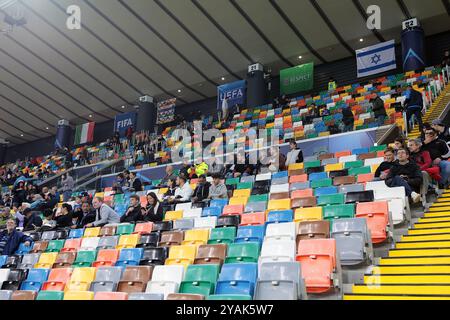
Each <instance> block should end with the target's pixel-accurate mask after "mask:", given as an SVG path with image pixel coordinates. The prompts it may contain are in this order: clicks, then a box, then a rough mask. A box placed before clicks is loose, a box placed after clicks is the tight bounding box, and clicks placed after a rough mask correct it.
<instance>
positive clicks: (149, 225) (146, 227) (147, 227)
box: [133, 222, 153, 234]
mask: <svg viewBox="0 0 450 320" xmlns="http://www.w3.org/2000/svg"><path fill="white" fill-rule="evenodd" d="M152 231H153V222H144V223H138V224H136V226H135V228H134V232H133V233H138V234H149V233H152Z"/></svg>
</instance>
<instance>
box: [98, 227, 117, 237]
mask: <svg viewBox="0 0 450 320" xmlns="http://www.w3.org/2000/svg"><path fill="white" fill-rule="evenodd" d="M116 230H117V226H108V225H106V226H104V227H103V228H102V229H101V230H100V237H109V236H114V235H115V234H116Z"/></svg>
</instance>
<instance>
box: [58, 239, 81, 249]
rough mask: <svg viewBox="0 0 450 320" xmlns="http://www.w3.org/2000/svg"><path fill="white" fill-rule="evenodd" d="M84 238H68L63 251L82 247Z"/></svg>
mask: <svg viewBox="0 0 450 320" xmlns="http://www.w3.org/2000/svg"><path fill="white" fill-rule="evenodd" d="M82 240H84V239H82V238H76V239H67V240H66V242H65V243H64V247H63V249H62V251H77V250H78V249H79V248H80V247H81V242H82Z"/></svg>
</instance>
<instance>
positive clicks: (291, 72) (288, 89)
mask: <svg viewBox="0 0 450 320" xmlns="http://www.w3.org/2000/svg"><path fill="white" fill-rule="evenodd" d="M313 86H314V62H311V63H306V64H302V65H300V66H296V67H292V68H288V69H283V70H281V71H280V91H281V94H282V95H284V94H292V93H297V92H301V91H307V90H312V88H313Z"/></svg>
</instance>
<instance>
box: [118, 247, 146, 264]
mask: <svg viewBox="0 0 450 320" xmlns="http://www.w3.org/2000/svg"><path fill="white" fill-rule="evenodd" d="M143 252H144V250H143V249H142V248H133V249H122V250H120V254H119V261H136V262H139V261H140V260H141V258H142V254H143Z"/></svg>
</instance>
